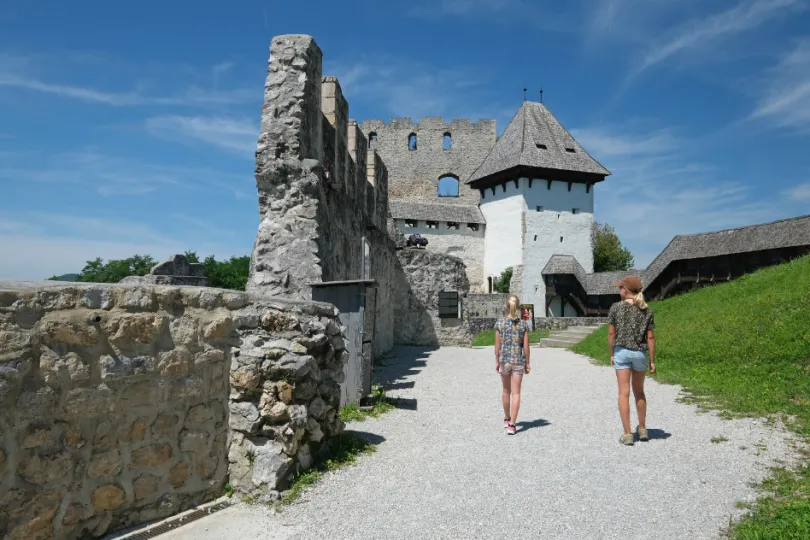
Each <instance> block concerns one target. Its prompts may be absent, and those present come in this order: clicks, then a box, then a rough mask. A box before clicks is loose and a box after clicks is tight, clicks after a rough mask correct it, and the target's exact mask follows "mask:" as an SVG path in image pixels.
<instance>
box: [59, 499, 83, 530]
mask: <svg viewBox="0 0 810 540" xmlns="http://www.w3.org/2000/svg"><path fill="white" fill-rule="evenodd" d="M84 513H85V508H84V506H82V505H81V504H79V503H73V504H70V505H68V507H67V508H66V509H65V515H64V516H63V517H62V525H65V526H66V527H70V526H71V525H75V524H77V523H78V522H79V521H81V520H82V519H83V518H84Z"/></svg>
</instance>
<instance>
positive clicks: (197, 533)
mask: <svg viewBox="0 0 810 540" xmlns="http://www.w3.org/2000/svg"><path fill="white" fill-rule="evenodd" d="M532 352H533V353H534V360H533V362H532V363H533V367H534V369H533V371H532V373H531V375H528V376H526V377H524V385H523V396H522V397H523V405H522V408H521V414H520V419H519V421H518V429H519V431H518V433H517V435H515V436H512V437H507V436H506V435H505V434H504V429H503V420H502V411H501V407H500V402H499V400H500V381H499V377H498V375H497V374H496V373H495V370H494V367H493V366H494V361H493V360H492V348H491V347H490V348H486V349H472V350H471V349H455V348H443V349H440V350H438V351H430V352H424V351H423V350H421V349H414V348H401V349H397V351H396V354H397V358H396V359H393V360H389V361H388V365H387V366H386V367H384V368H381V369H380V372H379V377H380V378H381V379H382V380H389V381H394V384H393V386H394V389H393V390H392V391H391V392H390V394H391V395H395V396H398V397H402V398H406V399H407V400H410V401H409V403H410V404H411V405H412V407H411V408H410V409H408V408H403V409H398V410H395V411H393V412H391V413H388V414H386V415H383V416H382V417H380V418H378V419H376V420H375V419H370V420H366V421H365V422H362V423H355V424H351V425H350V426H348V429H349V430H351V431H356V432H358V433H360V434H365V435H366V436H368V437H369V438H370V439H371V440H373V441H378V442H379V443H380V444H379V446H378V449H377V452H376V453H375V454H373V455H370V456H366V457H363V458H362V459H361V460H360V462H359V463H358V465H357V466H355V467H349V468H346V469H343V470H340V471H337V472H334V473H330V474H329V475H327V476H326V477H325V478H324V480H323V481H322V482H321V483H319V484H318V485H317V486H315V487H314V488H313V489H311V490H310V491H308V492H306V493H305V494H304V495H303V497H302V499H301V500H300V501H299V502H298V503H296V504H294V505H292V506H291V507H289V508H287V509H285V510H284V511H283V512H282V513H280V514H276V515H273V514H271V513H270V511H269V510H268V508H267V507H263V506H247V505H242V504H239V505H236V506H234V507H232V508H229V509H226V510H223V511H221V512H218V513H216V514H213V515H212V516H211V517H207V518H204V519H201V520H199V521H197V522H194V523H191V524H189V525H186V526H185V527H182V528H180V529H177V530H175V531H173V532H171V533H168V534H165V535H163V536H160V537H159V538H160V539H161V540H181V539H182V540H199V539H200V538H228V539H231V538H238V539H240V540H248V539H259V538H261V539H279V540H280V539H304V538H336V539H337V538H339V539H354V538H357V539H365V538H376V539H389V538H390V539H402V538H459V539H462V538H463V539H473V538H475V539H478V538H481V539H484V538H493V539H495V538H498V539H500V538H543V539H554V538H566V539H570V538H583V539H585V538H634V539H645V538H651V539H652V538H654V539H669V538H672V539H681V538H690V539H701V538H718V537H719V535H720V530H721V528H723V527H724V526H727V525H728V523H729V518H730V517H732V516H736V515H738V513H739V512H740V511H739V510H737V509H736V507H735V503H737V502H738V501H751V500H753V498H755V495H756V494H755V491H754V490H753V488H752V487H751V486H750V482H751V481H756V480H759V479H761V478H763V477H764V476H766V475H767V472H768V471H767V467H768V466H769V465H771V464H772V463H773V461H774V460H776V459H788V458H789V456H791V455H792V452H791V450H790V444H789V441H790V438H789V436H788V435H787V434H785V433H784V432H783V431H779V430H776V429H774V428H772V427H770V426H767V425H765V424H763V423H762V422H761V421H757V420H751V419H745V420H723V419H721V418H719V417H717V416H716V415H715V414H711V413H703V414H699V413H698V412H697V410H696V408H695V407H693V406H691V405H686V404H683V403H679V402H678V400H677V398H678V396H679V388H677V387H674V386H667V385H661V384H657V383H655V382H654V381H648V382H647V386H646V389H647V398H648V401H649V407H650V412H649V413H648V415H649V418H648V427H649V428H650V435H651V437H653V440H651V441H650V442H648V443H639V442H637V443H636V444H635V446H632V447H625V446H621V445H620V444H619V443H618V437H619V435H620V434H621V423H620V421H619V415H618V411H617V410H616V406H615V399H616V383H615V375H614V374H613V371H612V369H610V368H605V367H595V366H593V365H591V364H590V363H589V362H588V360H587V359H585V358H584V357H581V356H577V355H575V354H573V353H571V352H569V351H565V350H560V349H533V351H532ZM632 414H633V415H635V412H633V413H632ZM632 420H633V426H635V417H634V416H633V418H632ZM713 437H724V438H726V439H728V440H727V441H726V442H718V443H712V442H711V439H712V438H713Z"/></svg>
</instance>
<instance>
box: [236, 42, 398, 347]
mask: <svg viewBox="0 0 810 540" xmlns="http://www.w3.org/2000/svg"><path fill="white" fill-rule="evenodd" d="M321 70H322V53H321V50H320V49H319V48H318V45H317V44H316V43H315V41H314V40H313V39H312V38H311V37H310V36H303V35H286V36H277V37H275V38H273V41H272V44H271V47H270V62H269V68H268V76H267V81H266V83H265V103H264V106H263V109H262V122H261V134H260V136H259V143H258V148H257V151H256V185H257V188H258V192H259V213H260V216H261V223H260V225H259V230H258V234H257V236H256V241H255V244H254V249H253V254H252V257H251V270H250V278H249V281H248V285H247V290H248V291H249V292H253V293H260V294H263V295H273V296H283V297H288V298H297V299H302V300H308V299H310V298H311V295H312V291H311V288H310V287H309V284H311V283H321V282H325V281H342V280H355V279H363V278H365V279H374V280H376V281H377V282H378V285H379V290H380V291H387V290H389V289H390V282H391V279H392V277H393V276H392V271H391V268H392V267H393V265H394V263H395V255H394V252H393V249H392V247H391V244H390V238H389V237H388V235H387V233H386V229H387V224H388V194H387V190H388V177H387V174H388V173H387V170H386V168H385V165H384V164H383V162H382V160H381V159H380V157H379V156H378V155H377V154H376V153H375V152H374V151H369V150H368V148H367V145H366V140H365V138H364V137H363V136H362V134H359V131H358V129H357V124H356V122H353V121H350V120H349V118H348V114H349V105H348V103H347V102H346V99H345V98H344V97H343V93H342V90H341V88H340V83H339V82H338V80H337V79H336V78H335V77H323V76H322V74H321ZM364 242H365V243H368V249H369V252H370V255H371V261H370V265H369V267H370V270H371V271H370V275H365V276H364V269H363V252H364V249H365V247H364V245H365V244H364ZM378 305H379V307H378V309H379V310H380V312H381V313H380V317H379V318H378V324H377V327H376V333H377V335H378V336H379V337H377V338H375V339H376V345H377V352H378V353H384V352H385V351H387V350H388V349H390V347H391V343H392V341H393V338H392V336H393V328H392V327H391V324H392V320H393V315H392V314H391V312H390V310H391V304H390V302H386V303H380V304H378Z"/></svg>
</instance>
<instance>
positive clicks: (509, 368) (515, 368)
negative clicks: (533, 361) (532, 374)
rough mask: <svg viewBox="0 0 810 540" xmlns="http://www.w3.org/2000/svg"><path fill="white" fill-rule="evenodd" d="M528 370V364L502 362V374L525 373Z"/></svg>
mask: <svg viewBox="0 0 810 540" xmlns="http://www.w3.org/2000/svg"><path fill="white" fill-rule="evenodd" d="M525 372H526V366H525V365H522V364H508V363H506V364H501V375H512V374H515V375H523V374H524V373H525Z"/></svg>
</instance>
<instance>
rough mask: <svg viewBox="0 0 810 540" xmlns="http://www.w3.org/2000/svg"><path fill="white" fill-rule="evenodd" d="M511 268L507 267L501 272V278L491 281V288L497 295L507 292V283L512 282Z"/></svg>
mask: <svg viewBox="0 0 810 540" xmlns="http://www.w3.org/2000/svg"><path fill="white" fill-rule="evenodd" d="M512 272H513V270H512V267H511V266H509V267H507V268H505V269H504V271H503V272H501V277H497V278H495V279H494V280H493V281H492V288H493V289H495V292H498V293H508V292H509V282H511V281H512Z"/></svg>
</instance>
